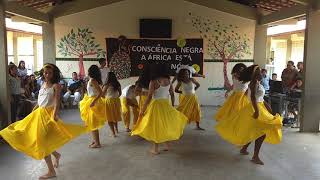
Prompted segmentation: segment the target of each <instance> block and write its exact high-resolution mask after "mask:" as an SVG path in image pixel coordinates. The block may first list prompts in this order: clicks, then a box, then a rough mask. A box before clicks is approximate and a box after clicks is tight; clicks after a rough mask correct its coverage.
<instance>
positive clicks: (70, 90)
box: [63, 72, 82, 106]
mask: <svg viewBox="0 0 320 180" xmlns="http://www.w3.org/2000/svg"><path fill="white" fill-rule="evenodd" d="M81 87H82V82H81V81H80V80H79V78H78V74H77V73H76V72H73V73H72V79H71V80H69V82H68V84H67V92H66V93H65V94H64V95H63V101H64V102H67V101H68V99H69V98H70V96H71V95H74V100H73V102H72V105H74V106H75V105H77V104H78V103H79V102H80V100H81Z"/></svg>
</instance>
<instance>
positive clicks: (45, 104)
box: [0, 64, 86, 179]
mask: <svg viewBox="0 0 320 180" xmlns="http://www.w3.org/2000/svg"><path fill="white" fill-rule="evenodd" d="M42 71H43V77H44V81H45V82H44V84H43V85H42V87H41V89H40V91H39V97H38V104H37V106H36V107H35V108H34V110H33V111H32V113H31V114H29V115H28V116H27V117H26V118H24V119H23V120H21V121H18V122H16V123H13V124H11V125H9V126H8V127H7V128H5V129H3V130H2V131H0V136H2V137H3V138H4V139H5V140H6V141H7V142H8V143H9V144H10V145H11V146H12V147H13V148H14V149H16V150H17V151H20V152H22V153H24V154H26V155H28V156H31V157H32V158H34V159H37V160H40V159H43V158H44V159H45V161H46V164H47V166H48V173H47V174H45V175H43V176H41V177H40V178H39V179H49V178H52V177H55V176H56V171H55V169H54V168H58V166H59V160H60V158H61V154H59V153H58V152H57V151H56V150H57V149H58V148H60V147H61V146H63V145H64V144H65V143H67V142H69V141H70V140H72V139H74V138H75V137H77V136H79V135H80V134H82V133H85V132H86V129H85V127H83V126H78V125H72V124H66V123H63V122H62V120H61V119H60V118H59V117H58V113H59V105H60V102H61V101H60V92H61V87H60V85H59V84H58V83H59V81H60V70H59V69H58V68H57V67H56V66H55V65H53V64H45V65H44V67H43V69H42ZM51 154H52V155H53V157H54V163H52V160H51Z"/></svg>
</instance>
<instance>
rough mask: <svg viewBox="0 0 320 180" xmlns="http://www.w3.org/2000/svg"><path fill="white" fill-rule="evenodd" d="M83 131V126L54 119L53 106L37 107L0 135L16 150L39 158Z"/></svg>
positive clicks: (84, 130) (84, 129) (0, 132)
mask: <svg viewBox="0 0 320 180" xmlns="http://www.w3.org/2000/svg"><path fill="white" fill-rule="evenodd" d="M85 132H86V128H85V127H83V126H80V125H73V124H67V123H63V122H62V120H61V119H59V120H58V121H55V120H54V119H53V108H43V107H39V108H37V109H36V110H34V111H33V112H31V113H30V114H29V115H28V116H27V117H25V118H24V119H23V120H21V121H18V122H15V123H13V124H11V125H9V126H8V127H7V128H5V129H3V130H2V131H0V136H2V137H3V138H4V139H5V140H6V141H7V142H8V143H9V144H10V146H12V147H13V148H14V149H16V150H17V151H20V152H22V153H24V154H26V155H28V156H31V157H32V158H34V159H37V160H40V159H43V158H44V157H46V156H48V155H50V154H51V153H52V152H54V151H55V150H57V149H58V148H60V147H61V146H63V145H64V144H66V143H67V142H69V141H70V140H72V139H74V138H76V137H77V136H79V135H81V134H82V133H85Z"/></svg>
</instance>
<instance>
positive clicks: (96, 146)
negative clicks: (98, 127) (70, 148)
mask: <svg viewBox="0 0 320 180" xmlns="http://www.w3.org/2000/svg"><path fill="white" fill-rule="evenodd" d="M90 148H101V144H96V143H94V144H92V145H90Z"/></svg>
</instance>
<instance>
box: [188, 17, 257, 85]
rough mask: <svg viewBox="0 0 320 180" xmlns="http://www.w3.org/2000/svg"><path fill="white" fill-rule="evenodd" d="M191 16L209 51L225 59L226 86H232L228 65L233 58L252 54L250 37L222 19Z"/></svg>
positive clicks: (215, 56) (212, 55) (212, 54)
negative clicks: (222, 21) (215, 19)
mask: <svg viewBox="0 0 320 180" xmlns="http://www.w3.org/2000/svg"><path fill="white" fill-rule="evenodd" d="M189 16H191V22H192V26H193V27H194V28H195V29H196V30H197V31H198V32H199V33H200V34H201V37H202V38H203V39H204V40H206V43H207V48H208V49H207V53H208V54H209V55H210V56H211V57H212V58H213V59H217V58H219V59H221V60H222V61H223V77H224V88H226V89H229V88H231V84H230V81H229V78H228V73H227V65H228V62H229V61H230V60H232V59H235V58H236V59H241V58H243V57H244V56H245V55H246V54H251V49H250V46H249V42H250V39H249V38H248V37H247V35H246V34H240V33H239V27H237V26H235V25H232V24H230V25H225V24H223V23H221V22H220V21H214V20H211V19H209V18H206V17H201V16H194V15H192V14H191V13H189Z"/></svg>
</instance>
